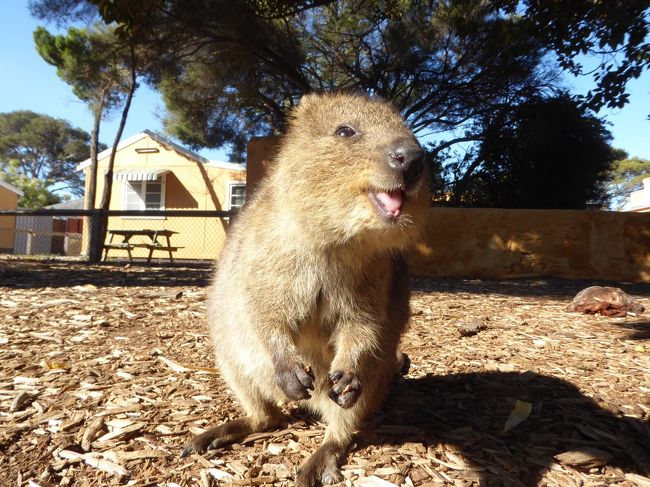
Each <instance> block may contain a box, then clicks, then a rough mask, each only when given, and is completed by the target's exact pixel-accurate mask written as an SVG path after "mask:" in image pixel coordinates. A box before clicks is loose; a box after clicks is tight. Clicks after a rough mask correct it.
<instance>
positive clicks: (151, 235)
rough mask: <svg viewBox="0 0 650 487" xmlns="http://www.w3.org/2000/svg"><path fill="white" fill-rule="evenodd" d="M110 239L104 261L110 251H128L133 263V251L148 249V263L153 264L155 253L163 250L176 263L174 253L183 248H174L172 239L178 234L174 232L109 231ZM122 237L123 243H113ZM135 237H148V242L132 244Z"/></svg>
mask: <svg viewBox="0 0 650 487" xmlns="http://www.w3.org/2000/svg"><path fill="white" fill-rule="evenodd" d="M108 233H109V234H110V238H109V240H108V243H105V244H104V260H106V258H107V257H108V251H109V250H111V249H113V250H126V252H127V253H128V255H129V262H133V255H132V254H131V251H132V250H133V249H134V248H136V247H141V248H146V249H148V250H149V256H148V257H147V262H151V258H152V256H153V253H154V251H158V250H162V251H167V252H169V260H170V261H171V262H174V256H173V252H176V251H177V250H178V249H180V248H182V247H178V246H172V244H171V240H170V237H171V236H172V235H174V234H176V233H178V232H174V231H173V230H151V229H141V230H108ZM116 236H117V237H122V241H121V242H113V239H114V238H115V237H116ZM133 237H147V238H148V240H147V241H145V242H136V243H133V242H131V239H132V238H133ZM158 237H163V238H164V239H165V241H164V242H160V241H158Z"/></svg>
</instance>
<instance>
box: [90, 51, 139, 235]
mask: <svg viewBox="0 0 650 487" xmlns="http://www.w3.org/2000/svg"><path fill="white" fill-rule="evenodd" d="M130 49H131V53H130V66H129V68H130V75H131V76H130V80H129V88H128V91H127V95H126V101H125V102H124V108H123V109H122V118H121V119H120V126H119V128H118V129H117V133H116V134H115V140H114V141H113V147H112V148H111V156H110V158H109V160H108V168H107V170H106V175H105V177H104V192H103V194H102V202H101V204H100V206H99V207H100V214H101V219H102V224H101V233H100V242H102V244H103V242H104V241H105V240H106V232H107V230H108V210H109V209H110V208H109V207H110V204H111V194H112V191H113V166H114V164H115V154H116V152H117V146H118V145H119V143H120V139H121V138H122V132H124V126H125V125H126V119H127V117H128V115H129V108H131V100H133V94H134V93H135V90H136V88H137V80H136V75H137V73H136V59H135V47H134V45H133V44H131V46H130Z"/></svg>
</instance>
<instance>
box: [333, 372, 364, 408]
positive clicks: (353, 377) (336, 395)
mask: <svg viewBox="0 0 650 487" xmlns="http://www.w3.org/2000/svg"><path fill="white" fill-rule="evenodd" d="M328 379H329V385H330V392H329V396H330V399H332V401H334V402H335V403H336V404H338V405H339V406H341V407H342V408H350V407H352V406H354V404H355V403H356V402H357V399H359V394H361V381H360V380H359V377H357V374H355V373H354V372H343V371H342V370H335V371H334V372H332V373H330V375H329V376H328Z"/></svg>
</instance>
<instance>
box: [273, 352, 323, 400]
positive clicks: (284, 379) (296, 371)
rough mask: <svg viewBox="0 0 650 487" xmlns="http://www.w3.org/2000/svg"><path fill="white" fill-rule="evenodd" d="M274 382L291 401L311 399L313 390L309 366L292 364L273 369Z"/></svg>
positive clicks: (312, 374)
mask: <svg viewBox="0 0 650 487" xmlns="http://www.w3.org/2000/svg"><path fill="white" fill-rule="evenodd" d="M275 382H276V383H277V384H278V387H279V388H280V389H281V390H282V392H284V394H285V396H287V397H288V398H289V399H291V400H292V401H297V400H299V399H307V398H309V397H311V393H310V392H309V391H313V390H314V373H313V372H312V370H311V367H310V366H309V365H305V364H303V363H302V362H298V361H296V362H292V363H289V364H286V365H285V364H283V365H281V366H277V365H276V367H275Z"/></svg>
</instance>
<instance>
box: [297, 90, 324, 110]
mask: <svg viewBox="0 0 650 487" xmlns="http://www.w3.org/2000/svg"><path fill="white" fill-rule="evenodd" d="M322 97H323V94H322V93H319V92H317V91H312V92H311V93H307V94H305V95H303V96H302V98H301V99H300V102H299V103H298V106H299V107H300V108H307V107H308V106H309V105H311V104H313V103H315V102H317V101H318V100H319V99H320V98H322Z"/></svg>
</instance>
